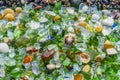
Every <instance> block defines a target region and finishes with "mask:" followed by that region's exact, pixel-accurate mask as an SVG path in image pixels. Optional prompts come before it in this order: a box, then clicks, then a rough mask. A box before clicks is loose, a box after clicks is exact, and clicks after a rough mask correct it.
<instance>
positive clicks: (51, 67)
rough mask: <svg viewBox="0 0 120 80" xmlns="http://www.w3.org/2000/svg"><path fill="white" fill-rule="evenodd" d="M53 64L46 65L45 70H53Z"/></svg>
mask: <svg viewBox="0 0 120 80" xmlns="http://www.w3.org/2000/svg"><path fill="white" fill-rule="evenodd" d="M55 67H56V66H55V64H48V65H47V68H48V69H49V70H52V69H55Z"/></svg>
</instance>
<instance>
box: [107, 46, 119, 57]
mask: <svg viewBox="0 0 120 80" xmlns="http://www.w3.org/2000/svg"><path fill="white" fill-rule="evenodd" d="M106 52H107V54H108V55H114V54H117V51H116V49H115V48H109V49H106Z"/></svg>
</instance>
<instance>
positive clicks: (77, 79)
mask: <svg viewBox="0 0 120 80" xmlns="http://www.w3.org/2000/svg"><path fill="white" fill-rule="evenodd" d="M83 79H84V77H83V74H77V75H74V80H83Z"/></svg>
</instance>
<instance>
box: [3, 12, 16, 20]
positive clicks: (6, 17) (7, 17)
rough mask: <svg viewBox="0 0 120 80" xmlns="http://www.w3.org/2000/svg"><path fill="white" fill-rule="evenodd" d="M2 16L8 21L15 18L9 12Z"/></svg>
mask: <svg viewBox="0 0 120 80" xmlns="http://www.w3.org/2000/svg"><path fill="white" fill-rule="evenodd" d="M4 18H5V19H6V20H8V21H13V20H14V19H15V17H14V15H13V14H9V13H8V14H6V15H5V17H4Z"/></svg>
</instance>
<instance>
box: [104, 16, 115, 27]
mask: <svg viewBox="0 0 120 80" xmlns="http://www.w3.org/2000/svg"><path fill="white" fill-rule="evenodd" d="M102 23H103V25H105V26H112V25H113V24H114V20H113V18H111V17H108V18H106V19H104V20H103V21H102Z"/></svg>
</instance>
